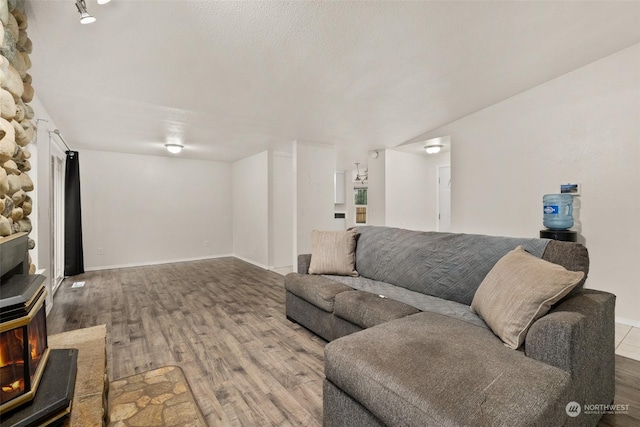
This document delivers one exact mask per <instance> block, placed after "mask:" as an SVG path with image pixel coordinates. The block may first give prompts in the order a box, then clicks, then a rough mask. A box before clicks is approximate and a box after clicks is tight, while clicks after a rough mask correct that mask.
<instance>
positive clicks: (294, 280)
mask: <svg viewBox="0 0 640 427" xmlns="http://www.w3.org/2000/svg"><path fill="white" fill-rule="evenodd" d="M284 287H285V289H286V290H288V291H289V292H291V293H292V294H294V295H296V296H298V297H300V298H302V299H303V300H305V301H307V302H310V303H311V304H314V305H315V306H316V307H318V308H321V309H322V310H324V311H328V312H329V313H331V312H333V306H334V299H335V296H336V295H337V294H339V293H340V292H347V291H351V290H353V289H351V288H350V287H348V286H346V285H343V284H342V283H338V282H335V281H333V280H329V279H327V278H325V277H322V276H311V275H308V274H298V273H289V274H287V275H286V276H285V278H284Z"/></svg>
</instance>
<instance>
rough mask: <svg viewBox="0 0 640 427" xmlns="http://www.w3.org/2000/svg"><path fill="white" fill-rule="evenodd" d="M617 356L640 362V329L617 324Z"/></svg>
mask: <svg viewBox="0 0 640 427" xmlns="http://www.w3.org/2000/svg"><path fill="white" fill-rule="evenodd" d="M616 354H617V355H620V356H624V357H628V358H629V359H634V360H640V328H636V327H633V326H628V325H622V324H620V323H616Z"/></svg>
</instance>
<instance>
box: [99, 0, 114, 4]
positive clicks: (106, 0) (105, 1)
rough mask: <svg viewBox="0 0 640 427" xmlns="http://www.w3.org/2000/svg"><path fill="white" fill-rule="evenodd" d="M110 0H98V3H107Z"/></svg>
mask: <svg viewBox="0 0 640 427" xmlns="http://www.w3.org/2000/svg"><path fill="white" fill-rule="evenodd" d="M110 1H111V0H98V4H107V3H109V2H110Z"/></svg>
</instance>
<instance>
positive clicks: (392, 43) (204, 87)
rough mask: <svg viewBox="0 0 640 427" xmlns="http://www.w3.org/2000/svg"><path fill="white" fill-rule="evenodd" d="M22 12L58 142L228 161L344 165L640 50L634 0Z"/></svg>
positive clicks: (68, 3) (639, 16)
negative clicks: (302, 159)
mask: <svg viewBox="0 0 640 427" xmlns="http://www.w3.org/2000/svg"><path fill="white" fill-rule="evenodd" d="M87 7H88V9H89V12H90V13H91V14H93V15H94V16H95V17H96V18H97V22H95V23H94V24H90V25H81V24H80V23H79V15H78V13H77V11H76V8H75V5H74V1H73V0H64V1H51V0H48V1H44V0H41V1H37V0H30V1H28V2H27V13H28V16H29V29H28V33H29V36H30V38H31V39H32V40H33V45H34V51H33V54H32V57H31V59H32V62H33V68H32V70H31V74H32V75H33V82H34V83H33V84H34V87H35V90H36V94H37V95H38V96H39V97H40V99H41V100H42V102H43V104H44V105H45V106H46V108H47V109H48V111H49V113H50V114H51V116H52V118H53V119H54V121H55V122H56V123H57V125H58V127H59V128H60V130H61V131H62V134H63V136H64V137H65V139H66V140H67V141H68V142H69V143H70V145H71V146H72V147H73V148H74V149H81V148H89V149H97V150H108V151H119V152H128V153H143V154H153V155H167V154H166V153H165V151H164V149H163V146H162V145H163V144H164V143H165V142H166V141H167V139H169V138H178V139H181V140H183V141H184V144H185V146H186V147H185V150H184V151H183V153H182V154H180V156H182V157H185V158H196V159H209V160H222V161H234V160H237V159H240V158H243V157H246V156H248V155H251V154H255V153H258V152H260V151H264V150H265V149H268V148H271V149H287V148H289V147H290V142H291V141H293V140H305V141H316V142H324V143H329V144H335V145H336V146H337V147H338V152H339V153H340V154H341V155H340V158H341V159H342V161H343V164H342V165H340V164H339V165H338V167H342V168H348V167H347V165H353V162H355V161H361V162H366V153H365V152H366V150H369V149H376V148H385V147H386V148H388V147H394V146H397V145H399V144H402V143H403V142H406V141H409V140H411V139H412V138H414V137H416V136H417V135H420V134H422V133H425V132H427V131H429V130H432V129H434V128H437V127H439V126H441V125H443V124H446V123H449V122H451V121H453V120H455V119H458V118H460V117H463V116H465V115H467V114H470V113H472V112H474V111H477V110H479V109H482V108H484V107H487V106H489V105H491V104H494V103H496V102H498V101H501V100H503V99H506V98H508V97H510V96H513V95H515V94H517V93H519V92H522V91H524V90H527V89H529V88H531V87H533V86H536V85H538V84H540V83H543V82H545V81H548V80H550V79H553V78H555V77H558V76H560V75H562V74H564V73H567V72H569V71H571V70H574V69H576V68H579V67H581V66H583V65H585V64H588V63H590V62H593V61H595V60H597V59H599V58H602V57H604V56H607V55H609V54H611V53H613V52H616V51H618V50H621V49H624V48H626V47H628V46H631V45H633V44H636V43H638V42H640V2H638V1H631V2H611V1H602V2H599V1H590V2H575V1H569V2H561V1H541V2H533V1H531V2H507V1H493V2H484V1H471V2H452V1H446V2H437V1H429V2H426V1H425V2H398V1H394V2H346V1H345V2H328V1H322V2H320V1H317V2H302V1H293V2H263V1H259V2H230V1H229V2H218V1H185V0H183V1H133V0H129V1H126V0H113V1H112V2H111V3H109V4H107V5H104V6H100V5H98V4H97V3H96V1H95V0H87Z"/></svg>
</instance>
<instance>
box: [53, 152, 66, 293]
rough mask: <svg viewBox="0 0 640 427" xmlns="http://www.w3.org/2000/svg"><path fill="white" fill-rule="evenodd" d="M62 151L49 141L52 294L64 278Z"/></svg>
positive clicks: (63, 160)
mask: <svg viewBox="0 0 640 427" xmlns="http://www.w3.org/2000/svg"><path fill="white" fill-rule="evenodd" d="M65 160H66V155H65V153H64V151H63V150H62V149H61V148H60V147H59V146H58V144H57V143H56V142H55V141H53V140H52V141H51V189H50V191H51V217H50V221H51V267H52V275H51V289H52V294H53V293H55V291H56V290H57V289H58V287H59V286H60V284H61V283H62V281H63V280H64V175H65V171H64V168H65Z"/></svg>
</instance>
